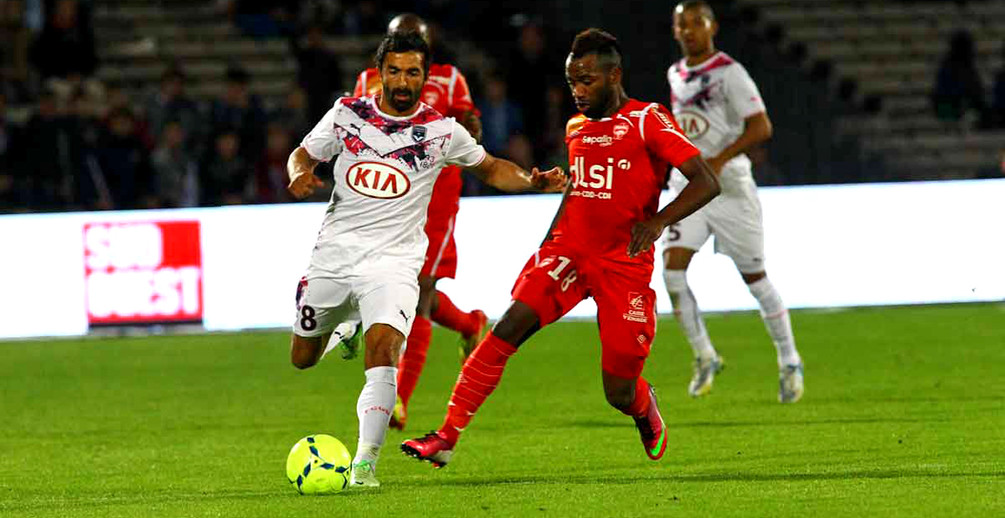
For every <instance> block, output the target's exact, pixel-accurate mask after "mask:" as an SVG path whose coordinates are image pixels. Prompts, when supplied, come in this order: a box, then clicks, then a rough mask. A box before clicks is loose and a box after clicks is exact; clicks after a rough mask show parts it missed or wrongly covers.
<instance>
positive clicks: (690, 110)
mask: <svg viewBox="0 0 1005 518" xmlns="http://www.w3.org/2000/svg"><path fill="white" fill-rule="evenodd" d="M667 81H668V82H669V83H670V108H671V110H673V114H674V118H676V119H677V122H678V124H680V126H681V128H682V129H683V130H684V133H685V134H686V135H687V138H688V139H690V140H691V142H692V143H694V145H695V146H696V147H697V148H698V149H700V150H701V154H702V156H703V157H706V158H711V157H714V156H716V155H718V154H719V153H720V152H722V150H723V149H726V148H727V147H729V146H730V145H731V144H732V143H733V142H736V139H738V138H739V137H740V135H741V134H743V130H744V119H746V118H747V117H750V116H751V115H755V114H757V113H760V112H763V111H765V107H764V101H763V100H762V99H761V93H760V92H759V91H758V90H757V85H755V84H754V81H753V80H752V79H751V78H750V75H749V74H748V73H747V70H746V69H744V68H743V65H741V64H740V63H738V62H736V61H734V60H733V58H731V57H729V56H728V55H727V54H726V53H725V52H716V53H715V54H713V55H712V57H710V58H708V59H707V60H705V61H704V62H703V63H699V64H698V65H695V66H688V65H687V63H686V61H685V60H683V59H682V60H680V61H678V62H676V63H674V64H673V65H670V69H669V70H667ZM674 176H675V177H680V179H683V177H682V176H681V175H680V174H676V175H674ZM720 179H721V181H722V183H723V188H724V190H726V189H730V188H731V187H738V185H737V184H742V183H747V182H753V175H752V174H751V164H750V159H749V158H747V155H745V154H742V153H741V154H739V155H737V156H735V157H733V159H732V160H730V161H729V162H727V163H726V164H725V165H724V166H723V168H722V174H721V176H720ZM675 180H676V178H675ZM675 184H676V182H675Z"/></svg>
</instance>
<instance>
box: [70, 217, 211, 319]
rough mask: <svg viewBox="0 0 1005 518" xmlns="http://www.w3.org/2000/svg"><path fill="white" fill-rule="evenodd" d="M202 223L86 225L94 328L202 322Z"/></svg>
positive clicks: (89, 299)
mask: <svg viewBox="0 0 1005 518" xmlns="http://www.w3.org/2000/svg"><path fill="white" fill-rule="evenodd" d="M199 243H200V241H199V222H198V221H142V222H115V223H88V224H85V225H84V275H85V289H86V298H87V321H88V323H89V324H91V325H106V324H154V323H166V322H202V310H203V304H202V251H201V248H200V244H199Z"/></svg>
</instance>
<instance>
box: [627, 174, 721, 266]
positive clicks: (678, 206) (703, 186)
mask: <svg viewBox="0 0 1005 518" xmlns="http://www.w3.org/2000/svg"><path fill="white" fill-rule="evenodd" d="M677 169H679V170H680V172H681V173H683V174H684V176H685V177H687V179H688V184H687V186H686V187H684V189H683V190H681V192H680V194H679V195H677V197H676V198H674V200H673V201H672V202H670V203H668V204H667V206H666V207H663V209H662V210H660V211H659V212H658V213H656V215H655V216H653V217H652V218H650V219H648V220H646V221H640V222H638V223H636V224H635V226H633V227H632V239H631V241H629V242H628V256H629V257H635V256H636V255H639V254H640V253H642V252H645V251H646V250H649V247H651V246H652V245H653V242H655V241H656V239H658V238H659V237H660V234H661V233H662V232H663V229H664V228H666V227H667V226H668V225H673V224H674V223H677V222H678V221H680V220H682V219H684V218H686V217H687V216H689V215H691V213H693V212H694V211H696V210H698V209H700V208H701V207H703V206H704V205H705V204H706V203H708V202H709V201H711V200H712V198H715V197H716V196H717V195H718V194H719V190H720V189H719V180H718V179H717V178H716V175H715V172H713V171H712V168H711V167H710V166H709V164H708V162H706V161H705V160H704V159H702V158H701V157H700V156H696V157H694V158H690V159H688V160H687V161H686V162H684V163H683V164H681V165H680V166H679V167H678V168H677Z"/></svg>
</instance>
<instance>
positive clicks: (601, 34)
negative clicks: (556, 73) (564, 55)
mask: <svg viewBox="0 0 1005 518" xmlns="http://www.w3.org/2000/svg"><path fill="white" fill-rule="evenodd" d="M569 54H570V55H571V56H572V59H579V58H581V57H583V56H585V55H587V54H596V55H597V58H599V59H600V61H601V62H602V63H603V64H604V66H606V67H608V68H609V67H611V66H618V67H620V66H621V45H620V44H619V43H618V39H617V38H615V37H614V36H613V35H611V33H609V32H605V31H602V30H600V29H597V28H589V29H586V30H585V31H583V32H580V33H579V34H577V35H576V39H575V40H573V41H572V51H570V52H569Z"/></svg>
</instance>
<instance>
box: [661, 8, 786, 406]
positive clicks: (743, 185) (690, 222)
mask: <svg viewBox="0 0 1005 518" xmlns="http://www.w3.org/2000/svg"><path fill="white" fill-rule="evenodd" d="M673 26H674V39H676V40H677V42H678V43H679V44H680V48H681V51H682V52H683V54H684V59H682V60H680V61H678V62H677V63H674V64H673V65H671V66H670V69H669V70H668V71H667V79H668V81H669V82H670V102H671V109H672V110H673V114H674V117H676V118H677V122H678V123H679V124H680V125H681V127H682V128H683V129H684V132H685V133H686V134H687V137H688V138H689V139H691V142H693V143H694V145H695V146H697V147H698V149H700V150H701V153H702V156H703V157H704V158H705V161H707V162H708V164H709V165H710V166H712V169H714V170H715V172H716V173H717V174H718V175H719V183H720V184H721V185H722V194H721V195H720V196H719V197H717V198H715V199H714V200H712V201H711V202H709V204H708V205H706V206H704V207H702V208H701V209H699V210H698V211H697V212H695V213H694V214H692V215H690V216H688V217H687V218H685V219H684V220H683V221H681V222H680V223H679V224H677V225H674V226H672V227H668V228H667V230H666V232H665V233H664V235H663V245H664V250H663V262H664V267H665V270H664V271H663V279H664V280H665V281H666V288H667V293H669V295H670V300H671V302H672V303H673V307H674V316H675V317H676V319H677V321H678V323H679V324H680V327H681V329H682V330H683V332H684V335H685V336H686V338H687V341H688V342H689V343H690V344H691V348H692V350H693V352H694V356H695V362H694V376H693V377H692V378H691V382H690V384H689V385H688V393H689V394H690V395H691V396H694V397H700V396H703V395H705V394H707V393H708V392H709V391H710V390H711V389H712V381H713V379H714V378H715V374H716V373H718V372H719V371H720V370H721V369H722V367H723V360H722V357H721V356H719V354H718V353H717V352H716V350H715V348H714V347H713V346H712V342H711V340H710V339H709V336H708V333H707V332H706V331H705V324H704V322H703V320H702V317H701V312H700V311H699V309H698V304H697V302H696V301H695V297H694V294H693V293H692V292H691V289H690V288H689V287H688V284H687V275H686V271H687V267H688V265H689V264H690V263H691V257H692V256H693V255H694V253H695V252H696V251H697V250H698V249H700V248H701V246H702V245H703V244H704V243H705V241H707V240H708V238H709V236H712V235H714V236H715V251H716V252H719V253H723V254H726V255H728V256H729V257H730V258H732V259H733V262H734V263H735V264H736V267H737V269H738V270H739V271H740V275H741V276H742V277H743V282H745V283H746V284H747V287H748V288H749V289H750V293H751V294H752V295H753V296H754V298H756V299H757V303H758V304H759V305H760V308H761V318H762V319H763V320H764V325H765V327H766V328H767V330H768V334H769V335H770V336H771V339H772V341H774V343H775V348H776V351H777V360H778V379H779V390H778V400H779V401H781V402H783V403H794V402H796V401H798V400H799V398H800V397H802V394H803V362H802V359H801V358H800V356H799V352H798V351H797V350H796V343H795V339H794V338H793V336H792V326H791V324H790V323H789V314H788V311H787V310H786V308H785V305H784V304H783V303H782V298H781V297H780V296H779V294H778V291H777V290H775V287H774V286H773V285H772V284H771V281H769V280H768V276H767V273H766V271H765V267H764V229H763V227H762V222H761V203H760V201H759V200H758V198H757V185H756V184H755V183H754V178H753V175H752V174H751V164H750V159H749V158H747V155H745V154H744V152H745V151H746V150H748V149H750V148H751V147H753V146H756V145H758V144H760V143H762V142H764V141H766V140H768V139H769V138H770V137H771V132H772V129H771V120H770V119H768V114H767V112H766V111H765V107H764V102H763V101H762V99H761V94H760V92H759V91H758V90H757V86H756V85H755V84H754V82H753V81H752V80H751V78H750V75H748V74H747V71H746V70H745V69H744V68H743V66H742V65H740V64H739V63H737V62H736V61H734V60H733V59H732V58H731V57H729V56H728V55H727V54H726V53H725V52H720V51H717V50H716V48H715V43H714V41H713V38H714V36H715V34H716V32H717V31H718V29H719V26H718V23H717V22H716V20H715V14H714V13H713V12H712V9H711V8H710V7H709V5H708V4H707V3H705V2H704V1H701V0H687V1H684V2H681V3H679V4H677V6H676V7H675V8H674V11H673ZM682 183H686V180H685V179H683V178H682V177H681V176H680V175H679V174H677V173H675V174H674V175H673V177H672V179H671V187H672V188H675V189H677V190H679V189H680V186H681V184H682Z"/></svg>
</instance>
